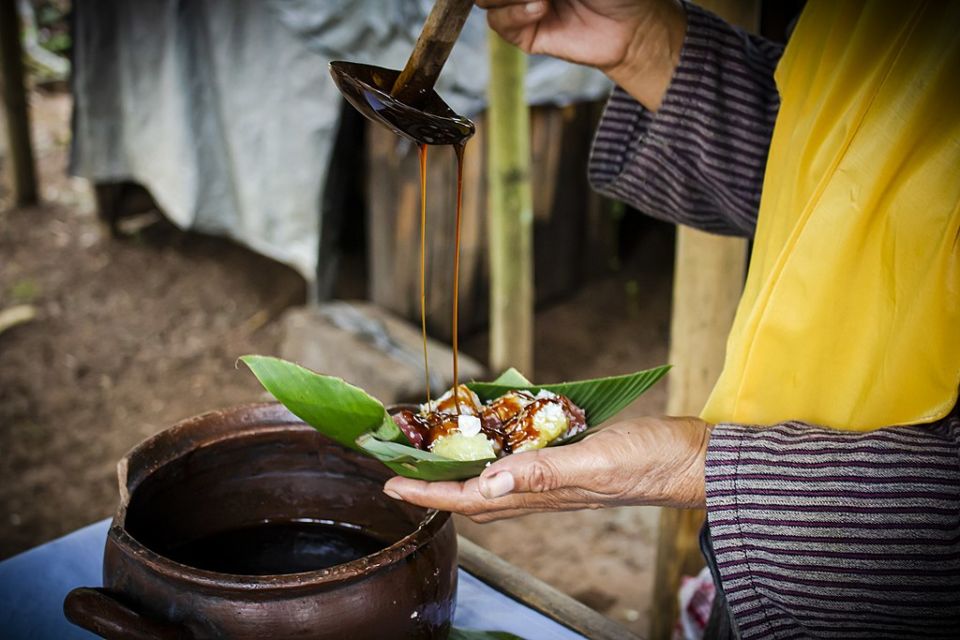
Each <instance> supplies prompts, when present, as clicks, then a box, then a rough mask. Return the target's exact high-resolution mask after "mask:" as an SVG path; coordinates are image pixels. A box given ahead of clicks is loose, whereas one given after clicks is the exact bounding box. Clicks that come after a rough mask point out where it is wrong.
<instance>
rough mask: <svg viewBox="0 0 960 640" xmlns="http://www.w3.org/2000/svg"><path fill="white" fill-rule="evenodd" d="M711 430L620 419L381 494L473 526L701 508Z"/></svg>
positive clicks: (400, 482)
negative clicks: (562, 515)
mask: <svg viewBox="0 0 960 640" xmlns="http://www.w3.org/2000/svg"><path fill="white" fill-rule="evenodd" d="M710 429H711V426H710V425H708V424H706V423H704V422H703V421H702V420H699V419H697V418H640V419H636V420H627V421H624V422H618V423H616V424H613V425H610V426H609V427H607V428H605V429H603V430H601V431H599V432H597V433H595V434H593V435H591V436H589V437H587V438H585V439H584V440H583V441H582V442H578V443H575V444H570V445H564V446H559V447H548V448H546V449H540V450H537V451H528V452H525V453H516V454H513V455H509V456H506V457H504V458H501V459H500V460H498V461H497V462H495V463H494V464H492V465H490V466H489V467H487V468H486V469H485V470H484V472H483V473H482V474H481V475H480V477H479V478H473V479H471V480H467V481H466V482H423V481H421V480H411V479H409V478H392V479H391V480H390V481H388V482H387V484H386V486H385V487H384V491H385V492H386V493H387V495H389V496H391V497H393V498H397V499H399V500H405V501H407V502H411V503H413V504H417V505H420V506H423V507H433V508H435V509H441V510H443V511H454V512H456V513H462V514H464V515H467V516H469V517H470V518H471V519H472V520H475V521H477V522H490V521H492V520H499V519H502V518H512V517H514V516H519V515H524V514H527V513H533V512H536V511H571V510H575V509H599V508H601V507H610V506H620V505H650V504H655V505H664V506H672V507H703V506H704V505H705V500H706V497H705V494H704V464H705V460H706V451H707V442H708V440H709V438H710Z"/></svg>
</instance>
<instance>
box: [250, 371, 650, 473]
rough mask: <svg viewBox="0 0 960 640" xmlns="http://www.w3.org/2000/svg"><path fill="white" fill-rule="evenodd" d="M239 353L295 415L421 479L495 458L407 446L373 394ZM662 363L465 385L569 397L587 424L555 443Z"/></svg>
mask: <svg viewBox="0 0 960 640" xmlns="http://www.w3.org/2000/svg"><path fill="white" fill-rule="evenodd" d="M240 360H241V361H242V362H243V363H244V364H246V365H247V366H248V367H249V368H250V370H251V371H253V373H254V375H255V376H256V377H257V378H258V379H259V380H260V382H261V384H263V386H264V387H265V388H266V389H267V391H269V392H270V393H272V394H273V396H274V397H275V398H276V399H277V400H279V401H280V402H281V403H282V404H283V405H285V406H286V407H287V408H288V409H290V411H291V412H292V413H293V414H294V415H296V416H298V417H299V418H301V419H302V420H303V421H304V422H306V423H307V424H309V425H312V426H313V427H314V428H316V429H317V430H318V431H320V432H321V433H323V434H324V435H325V436H327V437H329V438H331V439H333V440H335V441H337V442H339V443H340V444H342V445H344V446H346V447H350V448H352V449H356V450H359V451H363V452H364V453H367V454H368V455H370V456H372V457H374V458H376V459H377V460H379V461H380V462H382V463H383V464H385V465H386V466H387V467H389V468H390V469H391V470H393V471H394V472H395V473H397V474H398V475H402V476H406V477H408V478H415V479H418V480H428V481H436V480H463V479H466V478H473V477H476V476H478V475H480V473H481V472H482V471H483V469H484V468H485V467H486V466H487V465H488V464H490V463H491V462H493V460H494V459H493V458H491V459H487V460H468V461H460V460H450V459H448V458H444V457H442V456H439V455H437V454H435V453H431V452H429V451H423V450H422V449H418V448H416V447H414V446H412V445H411V444H410V442H409V441H408V440H407V438H406V436H405V435H404V434H403V432H402V431H401V430H400V429H399V428H398V427H397V426H396V425H395V424H394V422H393V419H392V418H391V417H390V415H389V414H388V413H387V410H386V408H384V406H383V404H381V403H380V401H379V400H377V399H376V398H373V397H372V396H370V395H369V394H367V393H366V392H365V391H364V390H363V389H360V388H359V387H355V386H353V385H351V384H349V383H347V382H345V381H344V380H342V379H340V378H336V377H333V376H325V375H321V374H318V373H314V372H313V371H310V370H309V369H305V368H303V367H301V366H299V365H296V364H294V363H292V362H287V361H285V360H280V359H278V358H271V357H267V356H243V357H242V358H240ZM668 369H669V367H668V366H663V367H657V368H656V369H650V370H647V371H640V372H637V373H632V374H628V375H623V376H612V377H609V378H598V379H595V380H582V381H577V382H561V383H556V384H546V385H534V384H533V383H531V382H530V381H529V380H527V379H526V378H524V377H523V375H522V374H521V373H520V372H519V371H517V370H516V369H509V370H507V371H505V372H504V373H503V374H502V375H501V376H500V377H499V378H497V379H496V380H494V381H493V382H470V383H468V384H467V386H468V387H470V388H471V389H472V390H473V391H474V392H475V393H476V394H477V395H478V396H479V397H480V399H481V400H484V401H486V400H490V399H493V398H496V397H498V396H500V395H503V394H504V393H506V392H508V391H512V390H515V389H526V390H529V391H531V392H534V393H536V392H537V391H539V390H541V389H546V390H548V391H553V392H554V393H560V394H563V395H565V396H567V397H568V398H570V400H572V401H573V402H574V403H575V404H576V405H578V406H579V407H581V408H583V409H584V410H585V411H586V415H587V425H588V427H590V429H588V430H587V431H586V432H584V433H581V434H577V435H575V436H572V437H569V438H566V439H558V440H556V441H554V442H553V443H551V445H550V446H556V445H558V444H567V443H569V442H574V441H576V440H579V439H581V438H583V437H585V436H586V435H587V434H588V433H590V432H591V431H592V430H593V429H595V428H596V427H598V426H599V425H600V423H602V422H604V421H605V420H607V419H609V418H610V417H612V416H613V415H614V414H616V413H617V412H618V411H620V410H621V409H623V408H624V407H626V406H627V405H628V404H630V403H631V402H633V401H634V400H635V399H636V398H637V397H639V396H640V395H641V394H642V393H643V392H644V391H646V390H647V389H649V388H650V387H651V386H652V385H653V384H654V383H656V382H657V380H659V379H660V378H662V377H663V376H664V375H665V374H666V372H667V370H668Z"/></svg>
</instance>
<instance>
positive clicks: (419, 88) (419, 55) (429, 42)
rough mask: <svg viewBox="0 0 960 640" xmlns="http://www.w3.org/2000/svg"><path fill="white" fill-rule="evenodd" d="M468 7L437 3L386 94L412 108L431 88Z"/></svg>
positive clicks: (454, 0) (453, 0)
mask: <svg viewBox="0 0 960 640" xmlns="http://www.w3.org/2000/svg"><path fill="white" fill-rule="evenodd" d="M471 8H473V0H437V2H436V3H435V4H434V5H433V9H431V10H430V15H429V16H427V21H426V22H425V23H424V24H423V30H422V31H421V32H420V37H419V38H417V43H416V44H415V45H414V46H413V53H411V54H410V58H409V59H408V60H407V64H406V66H405V67H404V68H403V71H401V72H400V75H399V76H398V77H397V80H396V82H394V83H393V89H392V90H391V91H390V94H391V95H392V96H393V97H394V98H396V99H397V100H399V101H401V102H403V103H404V104H408V105H410V106H413V107H416V106H417V105H418V104H419V102H420V100H421V98H422V97H423V96H425V95H426V94H427V93H429V92H430V90H431V89H433V85H434V84H436V82H437V76H439V75H440V70H441V69H443V65H444V63H446V61H447V57H448V56H449V55H450V50H451V49H452V48H453V45H454V43H455V42H456V41H457V37H458V36H459V35H460V31H461V30H462V29H463V23H464V22H465V21H466V20H467V16H468V15H470V9H471Z"/></svg>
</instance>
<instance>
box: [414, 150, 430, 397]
mask: <svg viewBox="0 0 960 640" xmlns="http://www.w3.org/2000/svg"><path fill="white" fill-rule="evenodd" d="M417 147H418V149H419V152H420V331H421V334H422V336H423V375H424V377H425V378H426V383H427V402H428V403H429V402H430V362H429V358H427V145H425V144H419V145H417Z"/></svg>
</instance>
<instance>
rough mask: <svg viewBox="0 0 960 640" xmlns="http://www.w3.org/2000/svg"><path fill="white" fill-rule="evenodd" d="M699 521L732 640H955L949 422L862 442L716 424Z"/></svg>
mask: <svg viewBox="0 0 960 640" xmlns="http://www.w3.org/2000/svg"><path fill="white" fill-rule="evenodd" d="M706 469H707V470H706V486H707V522H708V525H709V529H710V538H711V541H712V545H713V549H714V553H715V556H716V562H717V568H718V570H719V574H720V578H721V583H722V587H723V591H724V593H725V594H726V597H727V600H728V603H729V606H730V608H731V611H732V614H733V618H734V620H735V621H736V624H737V627H738V629H739V632H740V636H741V637H742V638H744V639H751V638H839V637H843V638H852V637H858V638H867V637H869V638H914V637H916V638H921V637H922V638H943V637H957V634H958V629H960V417H958V416H957V411H956V409H955V410H954V415H953V416H951V417H948V418H946V419H944V420H942V421H941V422H939V423H936V424H933V425H927V426H916V427H899V428H889V429H881V430H878V431H873V432H869V433H851V432H841V431H834V430H828V429H824V428H820V427H815V426H811V425H807V424H803V423H798V422H788V423H783V424H779V425H776V426H774V427H770V428H763V429H761V428H753V427H747V426H739V425H718V426H717V427H716V428H715V430H714V432H713V435H712V437H711V440H710V444H709V449H708V453H707V467H706Z"/></svg>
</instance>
